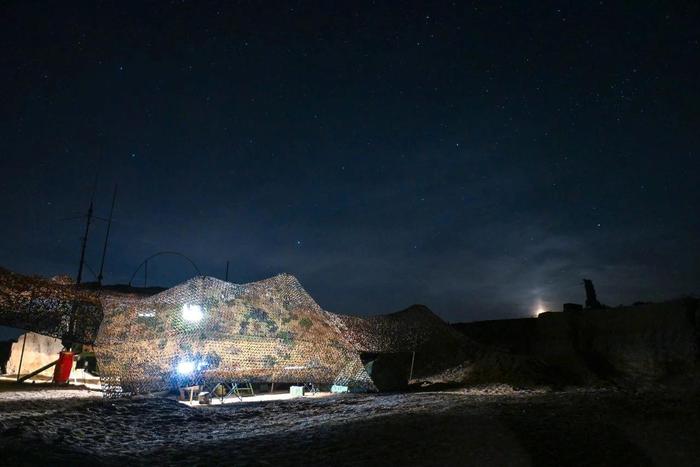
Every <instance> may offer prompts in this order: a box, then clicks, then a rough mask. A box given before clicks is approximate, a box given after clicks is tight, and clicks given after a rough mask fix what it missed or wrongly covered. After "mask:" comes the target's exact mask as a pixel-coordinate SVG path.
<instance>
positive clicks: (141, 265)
mask: <svg viewBox="0 0 700 467" xmlns="http://www.w3.org/2000/svg"><path fill="white" fill-rule="evenodd" d="M162 255H175V256H180V257H182V258H185V259H186V260H187V261H188V262H189V263H190V264H191V265H192V267H193V268H194V270H195V271H197V275H198V276H201V275H202V272H201V271H200V270H199V268H198V267H197V265H196V264H195V262H194V261H192V260H191V259H190V258H188V257H187V256H185V255H184V254H182V253H180V252H178V251H159V252H158V253H154V254H152V255H151V256H149V257H148V258H146V259H144V260H143V261H141V264H139V265H138V267H137V268H136V270H135V271H134V273H133V274H132V275H131V278H130V279H129V286H131V283H132V282H133V281H134V278H135V277H136V274H138V272H139V271H140V270H141V268H142V267H143V266H144V264H146V263H148V261H149V260H151V259H153V258H155V257H156V256H162Z"/></svg>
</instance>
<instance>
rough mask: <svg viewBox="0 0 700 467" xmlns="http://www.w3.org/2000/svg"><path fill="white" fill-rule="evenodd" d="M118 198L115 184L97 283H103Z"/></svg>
mask: <svg viewBox="0 0 700 467" xmlns="http://www.w3.org/2000/svg"><path fill="white" fill-rule="evenodd" d="M116 199H117V185H114V193H113V194H112V207H111V208H110V209H109V220H108V221H107V233H106V234H105V244H104V245H103V246H102V261H101V262H100V273H99V274H98V275H97V283H98V284H100V285H102V277H103V276H102V272H103V271H104V267H105V255H106V254H107V242H108V241H109V230H110V228H111V227H112V214H113V213H114V201H115V200H116Z"/></svg>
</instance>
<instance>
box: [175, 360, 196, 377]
mask: <svg viewBox="0 0 700 467" xmlns="http://www.w3.org/2000/svg"><path fill="white" fill-rule="evenodd" d="M194 367H195V364H194V362H192V361H190V360H183V361H181V362H180V363H178V364H177V372H178V373H179V374H181V375H183V376H185V375H191V374H192V372H193V371H194Z"/></svg>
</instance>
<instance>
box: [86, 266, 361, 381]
mask: <svg viewBox="0 0 700 467" xmlns="http://www.w3.org/2000/svg"><path fill="white" fill-rule="evenodd" d="M103 304H104V314H105V317H104V321H103V323H102V326H101V327H100V333H99V337H98V339H97V341H96V343H95V344H96V345H95V350H96V353H97V357H98V361H99V364H100V375H101V379H102V383H103V386H104V388H105V390H106V392H107V393H108V394H110V395H119V394H133V393H142V392H151V391H157V390H164V389H169V388H172V387H176V386H182V385H186V384H193V383H202V382H208V381H209V382H215V381H227V382H253V383H256V382H280V383H305V382H313V383H315V384H317V385H331V384H339V385H344V386H350V387H355V388H358V389H373V388H374V387H373V384H372V381H371V379H370V378H369V376H368V375H367V373H366V371H365V369H364V367H363V365H362V362H361V361H360V358H359V355H358V353H357V351H356V350H355V348H354V347H353V346H352V345H351V344H350V342H348V341H347V340H346V339H345V338H344V337H343V335H342V333H341V332H339V329H338V328H337V327H336V325H335V324H334V319H333V317H332V315H331V314H330V313H328V312H326V311H324V310H322V309H321V308H320V307H319V306H318V305H317V304H316V302H314V300H313V299H312V298H311V297H310V296H309V295H308V294H307V293H306V291H305V290H304V289H303V288H302V287H301V285H300V284H299V282H298V281H297V280H296V279H295V278H294V277H292V276H289V275H279V276H276V277H273V278H271V279H267V280H263V281H260V282H254V283H251V284H245V285H238V284H232V283H229V282H224V281H221V280H218V279H214V278H211V277H196V278H194V279H191V280H189V281H187V282H185V283H183V284H181V285H179V286H176V287H173V288H171V289H168V290H166V291H164V292H162V293H159V294H157V295H154V296H152V297H147V298H142V299H136V298H132V299H124V298H123V297H118V298H112V297H103Z"/></svg>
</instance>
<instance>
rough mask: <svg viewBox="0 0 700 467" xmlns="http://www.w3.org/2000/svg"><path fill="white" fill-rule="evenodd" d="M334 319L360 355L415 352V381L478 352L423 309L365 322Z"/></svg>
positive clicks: (448, 326) (415, 306) (412, 308)
mask: <svg viewBox="0 0 700 467" xmlns="http://www.w3.org/2000/svg"><path fill="white" fill-rule="evenodd" d="M334 316H335V318H336V319H337V320H338V321H340V323H339V324H338V327H339V328H340V329H341V330H342V332H343V335H344V336H346V338H347V339H348V340H349V341H350V342H351V343H352V344H353V346H354V347H355V348H356V349H357V350H358V351H359V352H367V353H408V352H415V360H414V371H413V375H414V379H415V378H418V379H419V378H421V377H423V376H429V375H432V374H434V373H436V372H439V371H443V370H445V369H447V368H450V367H452V366H455V365H458V364H460V363H462V362H464V361H465V360H467V359H469V358H470V357H471V356H472V355H473V353H474V351H475V349H474V345H473V343H472V342H471V341H469V339H467V338H465V336H464V335H463V334H461V333H460V332H458V331H456V330H454V329H452V327H451V326H450V325H448V324H447V323H446V322H445V321H443V320H442V319H440V318H439V317H438V316H437V315H435V314H434V313H433V312H432V311H430V309H428V308H427V307H425V306H423V305H413V306H412V307H410V308H407V309H405V310H403V311H398V312H396V313H390V314H386V315H376V316H368V317H364V318H360V317H357V316H346V315H334Z"/></svg>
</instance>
